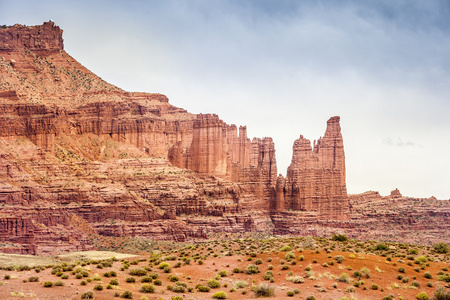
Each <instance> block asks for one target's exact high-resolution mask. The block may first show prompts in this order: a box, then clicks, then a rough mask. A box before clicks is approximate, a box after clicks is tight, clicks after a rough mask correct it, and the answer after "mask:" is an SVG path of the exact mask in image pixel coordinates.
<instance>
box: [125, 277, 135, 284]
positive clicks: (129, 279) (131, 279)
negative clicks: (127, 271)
mask: <svg viewBox="0 0 450 300" xmlns="http://www.w3.org/2000/svg"><path fill="white" fill-rule="evenodd" d="M125 281H126V282H128V283H132V282H136V278H134V277H127V278H126V279H125Z"/></svg>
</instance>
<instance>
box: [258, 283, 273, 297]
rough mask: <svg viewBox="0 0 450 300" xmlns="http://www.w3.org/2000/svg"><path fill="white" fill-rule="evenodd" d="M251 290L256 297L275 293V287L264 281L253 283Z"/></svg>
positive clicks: (270, 295)
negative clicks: (257, 283)
mask: <svg viewBox="0 0 450 300" xmlns="http://www.w3.org/2000/svg"><path fill="white" fill-rule="evenodd" d="M252 291H253V292H254V293H255V296H256V297H273V296H274V294H275V288H274V287H273V286H270V285H268V284H264V283H261V284H259V285H254V286H253V287H252Z"/></svg>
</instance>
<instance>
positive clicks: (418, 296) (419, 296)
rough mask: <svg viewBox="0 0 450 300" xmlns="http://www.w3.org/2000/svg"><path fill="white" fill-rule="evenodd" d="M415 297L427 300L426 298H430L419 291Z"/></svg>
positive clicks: (418, 299) (419, 299)
mask: <svg viewBox="0 0 450 300" xmlns="http://www.w3.org/2000/svg"><path fill="white" fill-rule="evenodd" d="M416 299H417V300H428V299H430V297H429V296H428V294H427V293H425V292H421V293H419V294H417V296H416Z"/></svg>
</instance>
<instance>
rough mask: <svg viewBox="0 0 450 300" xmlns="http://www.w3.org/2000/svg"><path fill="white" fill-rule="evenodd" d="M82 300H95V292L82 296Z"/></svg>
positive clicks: (85, 293) (88, 292)
mask: <svg viewBox="0 0 450 300" xmlns="http://www.w3.org/2000/svg"><path fill="white" fill-rule="evenodd" d="M81 299H94V292H93V291H87V292H84V293H83V294H81Z"/></svg>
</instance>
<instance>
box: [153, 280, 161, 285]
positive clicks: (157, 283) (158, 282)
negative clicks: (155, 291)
mask: <svg viewBox="0 0 450 300" xmlns="http://www.w3.org/2000/svg"><path fill="white" fill-rule="evenodd" d="M153 284H154V285H162V281H161V280H159V279H155V280H154V281H153Z"/></svg>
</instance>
